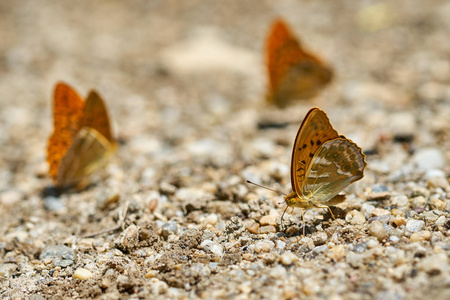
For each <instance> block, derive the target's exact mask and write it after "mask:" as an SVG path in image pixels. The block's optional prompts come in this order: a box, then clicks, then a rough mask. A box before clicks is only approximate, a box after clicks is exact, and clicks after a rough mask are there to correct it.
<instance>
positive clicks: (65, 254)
mask: <svg viewBox="0 0 450 300" xmlns="http://www.w3.org/2000/svg"><path fill="white" fill-rule="evenodd" d="M39 259H40V260H42V261H45V260H46V259H51V260H52V262H53V263H54V264H55V266H59V267H68V266H70V265H72V264H73V263H74V261H75V259H76V256H75V253H74V251H73V250H72V249H70V248H69V247H66V246H50V247H47V248H45V249H44V250H43V251H42V253H41V255H40V256H39Z"/></svg>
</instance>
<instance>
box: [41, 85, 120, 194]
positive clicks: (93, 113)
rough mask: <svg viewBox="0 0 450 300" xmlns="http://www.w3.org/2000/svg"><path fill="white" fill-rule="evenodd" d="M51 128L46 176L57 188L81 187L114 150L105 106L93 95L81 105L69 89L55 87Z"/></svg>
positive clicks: (74, 93) (114, 143)
mask: <svg viewBox="0 0 450 300" xmlns="http://www.w3.org/2000/svg"><path fill="white" fill-rule="evenodd" d="M53 124H54V130H53V133H52V135H51V136H50V138H49V142H48V148H47V162H48V163H49V166H50V169H49V174H50V176H51V177H52V178H53V181H54V182H55V184H56V185H57V186H59V187H70V186H77V187H82V186H84V185H86V179H87V177H88V176H89V175H90V174H92V173H93V172H95V171H96V170H98V169H99V168H100V167H102V166H103V165H104V164H105V163H106V159H107V158H108V157H109V156H110V155H111V154H112V153H113V152H114V150H115V148H116V142H115V140H114V138H113V137H112V134H111V128H110V124H109V117H108V113H107V111H106V106H105V103H104V102H103V99H102V98H101V97H100V95H98V94H97V92H95V91H91V92H90V93H89V95H88V97H87V100H86V102H84V101H83V100H82V99H81V97H80V96H79V95H78V94H77V93H76V92H75V91H74V90H73V89H72V88H71V87H70V86H68V85H67V84H65V83H58V84H57V85H56V87H55V92H54V98H53Z"/></svg>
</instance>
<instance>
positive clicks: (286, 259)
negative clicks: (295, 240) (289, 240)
mask: <svg viewBox="0 0 450 300" xmlns="http://www.w3.org/2000/svg"><path fill="white" fill-rule="evenodd" d="M296 261H298V257H297V255H295V254H294V253H292V252H291V251H288V252H285V253H283V254H282V255H281V257H280V262H281V263H282V264H283V265H285V266H289V265H291V264H293V263H295V262H296Z"/></svg>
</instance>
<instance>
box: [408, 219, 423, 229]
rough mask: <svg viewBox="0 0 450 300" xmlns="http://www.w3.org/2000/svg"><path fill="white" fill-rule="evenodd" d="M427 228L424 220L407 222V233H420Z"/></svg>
mask: <svg viewBox="0 0 450 300" xmlns="http://www.w3.org/2000/svg"><path fill="white" fill-rule="evenodd" d="M424 226H425V222H424V221H422V220H409V221H408V222H406V231H408V232H419V231H421V230H422V229H423V227H424Z"/></svg>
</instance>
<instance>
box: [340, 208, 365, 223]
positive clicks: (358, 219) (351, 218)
mask: <svg viewBox="0 0 450 300" xmlns="http://www.w3.org/2000/svg"><path fill="white" fill-rule="evenodd" d="M345 221H347V223H350V224H353V225H361V224H364V222H366V217H364V215H363V214H362V213H361V212H359V211H357V210H352V211H351V212H349V213H348V214H347V215H346V216H345Z"/></svg>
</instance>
